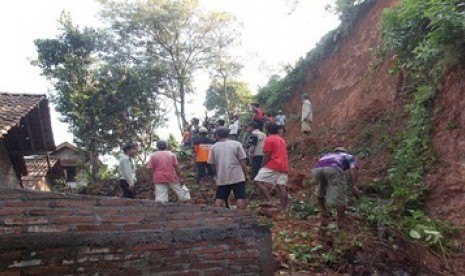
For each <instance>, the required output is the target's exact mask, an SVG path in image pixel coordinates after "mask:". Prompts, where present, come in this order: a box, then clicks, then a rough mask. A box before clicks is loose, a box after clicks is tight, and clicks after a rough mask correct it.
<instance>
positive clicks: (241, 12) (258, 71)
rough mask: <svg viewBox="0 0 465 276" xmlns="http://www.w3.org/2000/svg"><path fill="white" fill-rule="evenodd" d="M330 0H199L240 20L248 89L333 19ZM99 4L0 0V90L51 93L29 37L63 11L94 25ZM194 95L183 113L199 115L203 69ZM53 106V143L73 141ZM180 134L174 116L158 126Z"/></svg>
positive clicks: (301, 50) (53, 27) (48, 34)
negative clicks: (328, 8)
mask: <svg viewBox="0 0 465 276" xmlns="http://www.w3.org/2000/svg"><path fill="white" fill-rule="evenodd" d="M333 2H334V1H333V0H200V4H201V6H202V7H203V8H204V9H205V10H220V11H227V12H229V13H231V14H233V15H234V16H235V17H236V18H237V20H238V21H239V22H241V23H242V26H243V27H242V29H241V33H242V36H241V44H240V45H239V46H237V48H236V49H234V53H235V55H236V56H237V57H238V59H239V61H240V62H242V64H243V65H244V69H243V70H242V72H241V76H239V78H238V79H239V80H240V81H244V82H246V83H248V85H249V87H250V88H251V90H252V93H256V91H257V89H258V88H259V87H262V86H265V85H266V83H267V81H268V78H269V77H270V76H271V75H272V74H274V73H280V72H281V68H282V67H283V66H284V65H294V64H295V62H296V61H297V60H298V59H299V58H300V57H302V56H305V55H306V53H307V52H308V51H309V50H311V49H312V48H313V47H314V46H315V45H316V43H317V42H318V41H319V40H320V38H321V37H322V36H323V35H324V34H326V33H327V32H328V31H330V30H332V29H334V28H336V27H337V25H338V21H337V18H336V16H335V15H333V14H331V13H329V12H327V11H325V6H326V5H328V4H332V3H333ZM99 10H100V5H99V4H98V3H97V2H96V1H94V0H14V1H13V0H3V1H0V37H1V41H2V42H1V44H0V61H1V65H2V66H1V67H0V76H1V77H0V92H11V93H28V94H50V93H52V91H53V88H52V86H51V84H50V82H49V81H48V80H47V79H45V78H44V77H43V76H41V72H40V69H39V68H37V67H34V66H32V65H30V61H31V60H32V59H34V58H35V57H36V56H37V51H36V48H35V46H34V43H33V41H34V40H35V39H38V38H42V39H44V38H55V37H56V36H57V35H58V34H59V33H60V30H59V23H58V19H59V17H60V14H61V12H62V11H67V12H69V13H70V15H71V18H72V19H73V22H74V24H77V25H79V26H81V27H83V26H90V27H98V26H99V21H98V19H97V16H96V15H97V13H98V11H99ZM195 78H196V79H195V83H194V89H195V95H194V96H190V97H188V99H187V101H188V103H189V104H188V105H187V118H188V119H189V118H191V117H194V116H195V117H203V114H204V111H205V108H204V107H203V102H204V99H205V91H206V89H207V88H208V84H209V83H210V80H209V78H208V74H206V73H198V74H196V75H195ZM51 110H52V128H53V132H54V137H55V143H56V144H57V145H58V144H60V143H61V142H64V141H68V142H72V140H73V137H72V135H71V134H70V133H69V132H67V125H66V124H64V123H61V122H60V121H59V117H60V115H59V114H58V113H56V112H55V111H54V108H53V106H51ZM169 133H173V134H175V137H176V138H177V139H178V140H180V137H178V136H180V134H179V130H177V124H176V121H175V119H174V117H171V118H170V119H169V122H168V127H165V128H163V129H160V130H159V134H160V136H161V137H162V138H166V137H167V136H168V134H169Z"/></svg>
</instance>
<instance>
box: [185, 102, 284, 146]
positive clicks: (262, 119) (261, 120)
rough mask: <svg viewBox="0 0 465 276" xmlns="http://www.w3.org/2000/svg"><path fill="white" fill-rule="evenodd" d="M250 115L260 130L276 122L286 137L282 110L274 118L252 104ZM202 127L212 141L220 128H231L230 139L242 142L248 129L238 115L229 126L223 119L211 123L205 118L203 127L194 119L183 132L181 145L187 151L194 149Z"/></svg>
mask: <svg viewBox="0 0 465 276" xmlns="http://www.w3.org/2000/svg"><path fill="white" fill-rule="evenodd" d="M250 114H251V115H250V120H251V121H253V122H255V123H257V126H258V128H259V129H260V130H262V131H263V127H264V126H265V124H266V123H270V122H274V123H276V124H277V125H278V127H279V132H280V134H282V135H284V134H285V133H286V120H287V119H286V115H285V114H284V113H283V111H282V110H278V111H276V116H274V117H273V116H272V115H271V113H270V112H264V111H263V110H262V109H261V108H260V105H259V104H258V103H252V104H250ZM202 127H203V128H204V129H206V130H207V135H206V136H207V137H209V138H210V139H214V138H215V130H216V129H217V128H219V127H227V128H229V138H230V139H233V140H240V139H239V138H240V136H241V133H244V131H245V130H246V129H247V125H244V124H241V122H240V120H239V116H238V115H237V114H233V115H232V116H231V117H230V118H229V124H226V121H225V120H223V119H219V120H217V121H216V122H214V123H210V122H209V121H208V118H205V120H204V122H203V123H202V125H201V124H200V120H199V119H197V118H192V120H191V121H190V123H189V124H187V126H186V127H185V128H184V130H183V132H182V140H181V145H182V146H183V147H184V148H185V149H190V148H191V147H192V145H193V141H194V140H195V139H196V138H197V137H198V136H200V129H201V128H202Z"/></svg>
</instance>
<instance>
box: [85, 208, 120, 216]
mask: <svg viewBox="0 0 465 276" xmlns="http://www.w3.org/2000/svg"><path fill="white" fill-rule="evenodd" d="M92 211H93V214H96V215H97V214H98V215H105V216H116V215H118V214H119V213H120V212H119V210H118V209H117V208H114V207H112V208H100V207H99V208H95V209H93V210H92Z"/></svg>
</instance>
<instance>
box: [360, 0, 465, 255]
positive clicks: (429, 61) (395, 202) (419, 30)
mask: <svg viewBox="0 0 465 276" xmlns="http://www.w3.org/2000/svg"><path fill="white" fill-rule="evenodd" d="M464 10H465V5H464V3H463V1H451V0H425V1H416V0H403V1H401V2H400V3H399V4H398V5H397V6H396V7H394V8H392V9H386V10H385V11H384V13H383V18H382V21H381V24H380V27H381V31H382V39H383V47H384V49H383V52H384V53H391V54H393V56H394V57H395V65H394V68H393V70H391V72H402V73H403V74H406V78H404V79H406V80H408V82H407V83H404V90H405V91H404V92H405V93H404V96H405V100H406V102H407V104H406V106H405V109H406V111H407V113H408V114H409V118H408V122H407V127H406V129H405V131H403V132H402V133H400V136H399V137H398V139H396V140H397V141H398V143H397V145H396V146H395V149H394V153H393V155H392V157H391V162H390V169H389V171H388V174H389V184H390V185H391V187H392V194H391V200H392V202H390V203H389V204H384V205H379V204H378V205H377V204H376V203H377V202H376V200H373V199H366V200H365V201H362V202H361V208H360V210H361V211H362V212H365V215H366V216H367V218H368V219H369V220H371V221H372V222H376V223H378V224H382V225H384V226H387V227H394V228H397V229H402V231H403V232H404V234H405V235H406V236H407V237H410V238H413V239H420V240H423V241H424V242H425V243H426V244H428V245H430V246H435V247H439V248H440V249H441V251H443V253H444V248H443V244H444V239H445V237H444V234H445V233H448V232H450V231H451V228H450V227H448V226H447V225H445V224H441V223H438V222H437V221H434V220H432V219H430V218H429V217H428V216H427V215H426V214H425V213H424V212H423V210H422V207H423V205H424V201H425V196H426V192H427V187H426V185H425V183H424V179H423V176H424V174H425V172H426V171H427V170H428V169H429V168H431V166H432V165H433V164H434V161H435V154H434V151H433V147H432V143H431V139H430V130H431V121H430V115H431V113H432V103H433V102H434V99H435V96H436V92H437V91H438V89H439V88H440V84H441V80H442V78H443V76H444V73H445V72H446V70H448V69H450V68H452V67H453V66H455V65H457V64H460V63H462V62H463V61H464V60H465V53H464V52H463V49H464V47H465V13H464Z"/></svg>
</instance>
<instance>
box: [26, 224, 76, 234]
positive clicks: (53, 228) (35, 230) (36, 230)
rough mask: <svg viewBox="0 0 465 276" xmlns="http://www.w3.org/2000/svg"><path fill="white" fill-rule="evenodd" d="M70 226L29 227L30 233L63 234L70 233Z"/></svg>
mask: <svg viewBox="0 0 465 276" xmlns="http://www.w3.org/2000/svg"><path fill="white" fill-rule="evenodd" d="M69 229H70V228H69V226H67V225H33V226H28V227H27V232H29V233H62V232H68V231H69Z"/></svg>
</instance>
